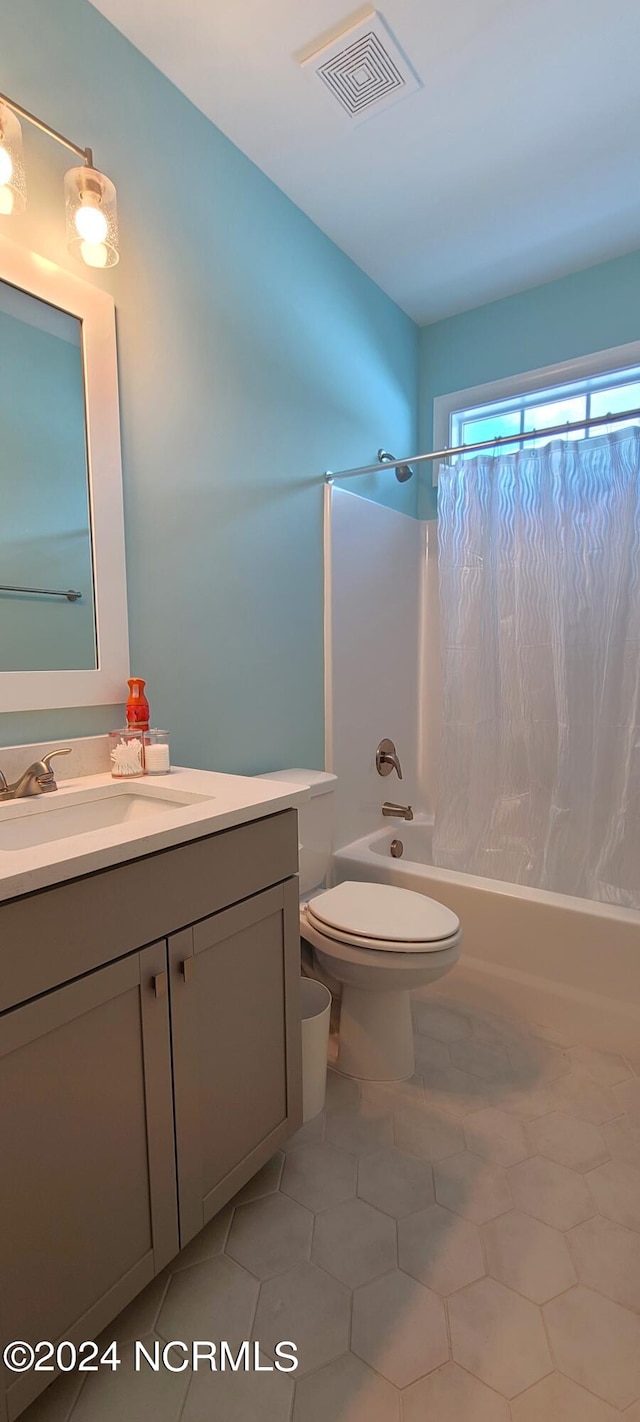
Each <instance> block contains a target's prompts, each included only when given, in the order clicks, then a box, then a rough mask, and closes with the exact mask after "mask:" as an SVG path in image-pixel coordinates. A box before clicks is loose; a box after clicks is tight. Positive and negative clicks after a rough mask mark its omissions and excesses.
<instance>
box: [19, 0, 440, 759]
mask: <svg viewBox="0 0 640 1422" xmlns="http://www.w3.org/2000/svg"><path fill="white" fill-rule="evenodd" d="M0 18H1V28H2V53H1V55H0V88H3V89H6V90H7V91H8V92H10V93H11V94H13V95H15V97H16V98H18V99H19V100H20V101H21V102H22V103H24V105H25V107H27V108H29V107H30V108H32V109H34V110H35V111H37V112H43V113H46V115H47V117H48V118H50V119H51V121H52V123H54V124H55V125H56V126H58V127H59V128H60V129H62V130H63V131H65V132H69V133H81V134H83V135H86V136H87V138H88V139H89V140H90V141H91V142H92V143H93V145H94V147H95V149H96V152H99V154H100V161H101V164H103V166H104V167H105V168H107V169H108V171H109V173H110V174H112V175H113V177H114V178H115V179H116V181H117V186H118V199H119V222H120V245H121V261H120V264H119V266H118V267H117V268H114V269H113V270H112V271H110V272H108V273H106V274H104V273H103V274H98V273H96V274H95V275H92V274H91V273H89V272H88V271H87V272H86V276H87V279H88V280H89V281H94V282H95V283H96V284H97V285H100V286H104V287H106V288H107V289H108V290H109V291H110V292H111V293H112V294H113V296H114V299H115V302H116V308H117V318H118V351H119V374H120V404H121V419H122V441H123V468H124V486H125V529H126V540H127V555H128V557H127V562H128V567H127V574H128V586H129V611H130V633H131V646H132V664H135V663H136V662H138V664H140V662H142V661H143V662H144V666H145V670H146V672H147V674H148V679H149V684H150V686H151V687H152V689H153V697H154V707H155V714H156V715H157V717H158V719H159V721H160V722H161V724H164V725H170V726H171V728H172V732H173V747H172V749H173V754H174V757H175V759H176V760H178V761H182V762H185V761H186V762H187V763H189V764H197V765H201V766H203V767H206V766H215V767H216V768H218V769H221V770H242V771H251V770H253V769H263V768H264V767H265V765H278V764H280V765H283V764H286V763H288V764H290V763H291V761H292V760H293V761H294V762H295V761H298V762H299V763H300V764H316V765H321V764H322V759H323V727H322V481H321V475H322V471H323V470H324V469H325V468H326V467H327V466H330V465H331V464H333V465H334V467H336V468H340V467H343V468H344V467H346V466H347V465H351V464H354V463H361V462H362V461H363V460H367V459H371V458H375V451H376V449H377V447H378V445H379V444H382V443H384V444H385V445H386V446H387V447H389V448H391V449H397V450H400V451H403V450H405V449H406V450H408V451H412V450H414V449H415V448H416V445H417V420H416V392H417V378H418V367H417V339H418V333H417V328H416V327H415V326H414V325H413V323H412V322H411V321H410V320H409V319H408V318H407V317H406V316H405V315H404V314H403V313H402V312H400V311H399V310H398V308H397V307H395V306H394V304H393V303H392V302H391V301H390V300H389V299H388V298H387V297H386V296H384V295H383V293H382V292H381V291H380V290H379V288H377V287H376V286H375V285H374V284H373V283H372V282H371V281H370V280H369V279H368V278H367V277H365V276H364V275H363V274H362V272H360V271H359V270H358V269H357V268H356V267H355V266H354V265H353V263H352V262H351V261H349V259H348V258H347V257H346V256H345V255H344V254H343V253H342V252H340V251H339V250H338V249H337V248H336V247H335V246H334V245H333V244H332V243H331V242H330V241H329V240H328V238H326V237H325V236H324V235H323V233H321V232H320V231H319V230H318V228H316V227H315V226H314V225H313V223H311V222H310V221H309V219H308V218H306V217H305V216H304V215H303V214H302V213H301V212H300V211H299V209H297V208H295V207H294V206H293V204H292V203H291V202H289V201H288V199H286V198H285V197H284V196H283V194H282V193H281V192H279V190H278V189H277V188H275V187H274V185H273V184H272V183H271V182H269V180H268V179H267V178H266V177H265V176H264V175H263V174H262V173H261V172H260V171H259V170H258V169H256V168H255V167H254V166H253V164H251V163H250V162H249V161H248V160H247V159H246V158H245V157H244V156H243V155H242V154H241V153H240V152H239V151H238V150H237V149H236V148H235V147H234V146H233V145H232V144H231V143H230V142H229V141H228V140H227V139H226V138H225V137H224V136H223V135H222V134H221V133H220V132H219V131H218V130H217V129H216V128H215V127H214V126H213V125H212V124H211V123H210V122H209V121H208V120H207V119H206V118H205V117H204V116H203V115H202V114H201V113H200V112H199V111H198V110H197V109H195V108H194V107H193V106H192V105H191V104H190V103H189V102H188V101H187V100H186V99H185V98H184V96H183V95H182V94H180V92H179V91H178V90H177V89H175V88H174V87H173V86H172V85H171V84H170V83H169V82H168V80H166V79H165V78H164V77H163V76H162V75H161V74H160V73H159V72H158V71H157V70H156V69H155V68H154V67H153V66H152V65H151V64H150V63H149V62H148V61H147V60H146V59H145V58H144V57H143V56H142V55H141V54H140V53H139V52H138V51H137V50H135V49H134V48H133V46H132V45H130V44H129V43H128V42H127V41H126V40H125V39H124V38H123V37H122V35H120V34H119V32H117V31H116V30H115V29H114V28H113V27H112V26H111V25H109V24H108V23H107V22H106V21H105V20H104V19H103V18H102V17H101V16H100V15H99V14H98V13H97V12H96V11H95V10H94V9H93V7H92V6H91V5H89V4H88V3H87V0H58V3H56V5H55V6H52V5H50V4H48V3H46V0H21V3H20V4H19V5H16V4H15V3H14V0H0ZM133 134H135V146H132V135H133ZM25 149H26V150H28V152H27V157H28V160H29V178H30V191H29V205H28V207H27V209H26V212H25V213H24V214H23V215H21V216H20V217H18V218H16V219H15V221H13V220H12V223H11V234H10V235H11V236H12V238H13V240H14V241H23V242H24V243H25V245H26V246H28V247H29V248H31V249H32V250H34V251H36V252H39V253H41V254H42V255H43V256H45V257H49V258H50V259H52V260H53V261H55V262H57V263H58V264H59V265H60V266H62V267H66V268H67V270H74V271H77V264H76V263H75V261H74V259H73V258H72V257H71V256H70V255H69V253H68V252H67V248H66V240H65V230H64V219H63V217H62V216H61V214H60V212H59V184H60V181H61V177H62V174H63V173H64V171H65V168H66V167H67V166H68V163H67V160H66V158H65V157H64V155H63V153H62V151H61V152H60V153H58V151H57V149H56V147H55V146H54V145H51V143H50V142H49V141H48V140H46V139H45V138H44V137H43V136H42V135H39V134H38V133H37V132H32V131H31V130H29V131H28V132H26V133H25ZM7 232H8V229H7ZM361 492H363V493H365V492H369V493H371V494H372V495H373V496H374V497H377V498H381V499H383V500H392V501H395V502H396V504H397V506H398V507H401V508H404V509H406V510H408V511H410V512H415V508H416V497H417V489H416V481H411V482H410V483H409V484H408V485H405V486H404V487H401V486H400V485H398V484H397V483H396V481H395V479H393V478H392V477H390V475H389V474H388V473H384V472H381V474H380V475H379V476H373V478H372V480H371V481H370V482H369V484H368V486H367V485H366V486H365V488H364V489H363V490H362V491H361ZM151 510H152V516H150V511H151ZM292 649H295V655H292ZM187 685H188V686H189V689H190V694H189V696H188V697H186V696H185V694H184V688H185V686H187ZM123 700H124V695H123ZM25 719H27V720H28V721H29V724H28V726H26V727H25V724H24V723H25ZM119 719H121V716H120V715H119V713H118V712H117V711H116V710H115V709H114V708H113V707H111V708H106V710H104V709H103V708H99V707H98V708H91V709H87V710H86V712H84V713H82V714H80V713H79V712H77V711H76V712H73V713H71V712H69V713H65V712H64V711H62V710H61V711H60V712H59V713H58V712H51V713H47V714H44V713H42V714H39V715H33V714H32V715H31V716H27V718H25V717H24V716H22V715H19V716H14V715H12V716H10V717H1V716H0V740H4V741H6V742H11V743H15V742H17V741H22V740H25V739H27V738H30V739H33V740H34V741H35V740H41V739H49V738H52V737H54V736H56V735H57V734H58V733H60V734H61V735H63V736H64V735H65V734H69V732H72V733H74V734H76V735H78V734H80V735H82V734H87V733H91V732H104V731H106V730H108V729H109V728H110V726H111V725H113V724H114V723H115V724H117V722H118V720H119Z"/></svg>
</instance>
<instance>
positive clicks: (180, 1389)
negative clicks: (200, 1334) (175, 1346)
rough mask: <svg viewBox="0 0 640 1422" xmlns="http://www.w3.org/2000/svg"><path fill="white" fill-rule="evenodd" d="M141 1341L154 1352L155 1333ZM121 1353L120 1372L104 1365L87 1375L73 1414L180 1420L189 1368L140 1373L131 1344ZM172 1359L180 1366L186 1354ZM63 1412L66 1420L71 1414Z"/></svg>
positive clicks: (94, 1418)
mask: <svg viewBox="0 0 640 1422" xmlns="http://www.w3.org/2000/svg"><path fill="white" fill-rule="evenodd" d="M175 1336H176V1337H181V1336H182V1335H180V1334H177V1335H175ZM140 1341H141V1342H142V1343H143V1345H144V1347H145V1348H146V1349H147V1351H148V1352H149V1353H151V1352H152V1349H153V1345H154V1341H155V1340H154V1338H153V1336H151V1335H148V1336H147V1337H144V1336H143V1337H142V1338H141V1340H140ZM120 1356H121V1358H122V1365H121V1367H120V1368H119V1370H118V1371H117V1372H115V1373H112V1372H110V1371H107V1370H106V1369H104V1368H100V1369H99V1370H98V1372H97V1373H93V1374H91V1375H90V1376H89V1377H87V1378H86V1380H85V1383H84V1386H83V1388H82V1391H81V1393H80V1396H79V1398H78V1400H77V1402H76V1404H75V1407H74V1408H73V1410H72V1413H71V1416H72V1417H74V1418H75V1419H77V1422H113V1419H114V1418H121V1417H122V1418H124V1417H126V1418H132V1417H135V1419H136V1422H177V1419H178V1418H179V1417H180V1416H181V1413H182V1404H183V1402H184V1397H185V1393H186V1391H187V1387H188V1386H189V1378H190V1372H189V1370H188V1369H185V1371H184V1372H179V1373H175V1372H171V1371H170V1370H169V1369H167V1368H164V1367H162V1366H161V1367H160V1370H159V1372H158V1373H156V1374H153V1373H152V1372H147V1371H146V1369H143V1370H142V1371H140V1372H136V1371H135V1368H134V1363H133V1349H132V1347H131V1345H127V1348H126V1350H125V1349H123V1350H122V1351H121V1354H120ZM172 1362H173V1363H174V1364H178V1365H179V1364H180V1363H181V1362H182V1356H181V1355H179V1354H176V1353H175V1352H174V1353H173V1355H172ZM156 1384H158V1386H157V1387H156ZM30 1410H31V1409H29V1411H30ZM23 1415H24V1416H25V1417H27V1415H28V1414H27V1413H24V1414H23ZM63 1415H64V1418H65V1422H66V1419H67V1417H68V1413H65V1414H63ZM59 1422H62V1417H60V1419H59Z"/></svg>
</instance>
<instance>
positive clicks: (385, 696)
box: [325, 476, 425, 845]
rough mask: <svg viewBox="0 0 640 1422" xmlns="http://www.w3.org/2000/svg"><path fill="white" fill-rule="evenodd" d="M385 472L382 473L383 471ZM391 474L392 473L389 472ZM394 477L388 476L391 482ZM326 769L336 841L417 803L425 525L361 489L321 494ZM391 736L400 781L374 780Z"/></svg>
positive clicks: (344, 840) (356, 835)
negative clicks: (380, 751) (393, 803)
mask: <svg viewBox="0 0 640 1422" xmlns="http://www.w3.org/2000/svg"><path fill="white" fill-rule="evenodd" d="M387 477H389V476H387ZM391 477H392V476H391ZM392 482H394V483H395V480H394V479H393V478H392ZM325 518H326V528H327V533H328V534H329V535H330V539H329V542H328V557H327V566H326V572H325V588H326V594H327V602H326V611H325V615H326V619H327V628H328V636H327V645H326V672H325V678H326V686H327V704H326V738H327V741H326V754H327V760H326V764H327V768H329V769H331V770H333V771H335V773H336V774H337V776H338V783H337V786H336V794H335V833H336V843H337V844H339V845H340V844H347V843H349V841H350V840H352V839H359V838H360V836H361V835H363V834H368V833H370V832H371V830H372V829H374V828H376V826H377V825H378V824H379V822H380V806H381V804H382V801H383V800H385V799H393V800H402V801H403V803H404V802H406V803H407V804H408V803H410V802H411V801H414V803H415V801H416V799H417V797H418V795H419V793H420V792H419V786H418V760H417V747H418V724H419V694H418V686H419V674H420V668H419V656H418V646H419V637H420V624H421V602H422V597H421V577H422V568H423V563H424V548H425V526H424V525H422V524H420V523H419V522H418V521H417V520H416V519H414V518H409V517H408V516H407V515H406V514H403V513H399V512H398V511H397V510H393V509H388V508H383V507H382V506H381V505H379V504H375V503H372V502H370V501H369V500H367V499H363V498H362V497H361V496H360V495H359V494H354V493H352V492H351V491H347V490H344V489H339V488H336V487H335V486H334V487H333V488H331V489H329V490H328V491H327V498H326V504H325ZM385 736H389V737H390V738H391V740H392V741H394V742H395V745H396V747H397V750H398V755H399V757H400V761H401V765H402V772H403V779H402V781H400V780H398V777H397V775H396V774H395V773H392V774H391V775H390V776H388V777H386V778H384V779H383V778H381V777H380V776H379V775H378V774H377V772H376V768H375V750H376V746H377V745H378V743H379V741H381V740H382V739H383V737H385Z"/></svg>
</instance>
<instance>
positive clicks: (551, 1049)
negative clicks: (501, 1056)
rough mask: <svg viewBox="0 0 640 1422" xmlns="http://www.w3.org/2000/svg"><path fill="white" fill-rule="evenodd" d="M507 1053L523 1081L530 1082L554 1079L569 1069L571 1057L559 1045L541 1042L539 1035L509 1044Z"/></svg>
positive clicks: (566, 1073)
mask: <svg viewBox="0 0 640 1422" xmlns="http://www.w3.org/2000/svg"><path fill="white" fill-rule="evenodd" d="M507 1054H508V1057H509V1061H510V1062H511V1065H512V1067H513V1068H514V1069H515V1071H516V1072H517V1073H518V1075H519V1076H520V1077H522V1078H523V1080H524V1081H530V1082H531V1083H532V1084H534V1083H536V1082H541V1081H555V1080H556V1079H557V1078H558V1077H559V1076H567V1075H568V1073H569V1072H570V1071H571V1057H570V1056H569V1053H568V1052H566V1051H564V1050H563V1049H562V1048H561V1047H555V1046H553V1045H552V1043H550V1042H543V1041H542V1040H541V1039H540V1038H539V1037H538V1038H536V1037H528V1038H527V1039H526V1040H525V1041H522V1042H518V1043H515V1044H511V1045H510V1046H509V1047H508V1048H507Z"/></svg>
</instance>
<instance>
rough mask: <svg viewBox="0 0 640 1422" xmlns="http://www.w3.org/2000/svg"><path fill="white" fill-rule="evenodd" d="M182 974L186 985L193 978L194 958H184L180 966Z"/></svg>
mask: <svg viewBox="0 0 640 1422" xmlns="http://www.w3.org/2000/svg"><path fill="white" fill-rule="evenodd" d="M180 972H181V973H182V976H183V978H184V980H185V982H186V983H188V982H189V980H190V978H192V977H193V958H183V959H182V962H181V964H180Z"/></svg>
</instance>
